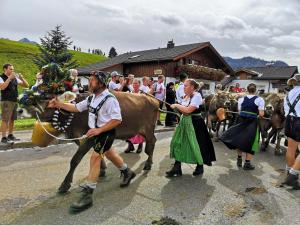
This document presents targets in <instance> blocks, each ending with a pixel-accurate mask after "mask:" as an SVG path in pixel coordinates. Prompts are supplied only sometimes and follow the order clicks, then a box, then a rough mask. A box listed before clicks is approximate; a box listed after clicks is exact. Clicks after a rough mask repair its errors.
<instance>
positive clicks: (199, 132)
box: [171, 96, 216, 166]
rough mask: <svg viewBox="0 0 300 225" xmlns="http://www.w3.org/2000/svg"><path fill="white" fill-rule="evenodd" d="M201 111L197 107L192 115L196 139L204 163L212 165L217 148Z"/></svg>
mask: <svg viewBox="0 0 300 225" xmlns="http://www.w3.org/2000/svg"><path fill="white" fill-rule="evenodd" d="M192 98H193V96H191V98H190V101H189V104H188V106H189V105H190V103H191V101H192ZM200 113H201V109H200V108H198V109H196V110H195V111H194V112H193V113H192V115H191V118H192V125H193V128H194V131H195V135H196V140H197V144H198V146H199V149H200V155H201V157H202V160H203V164H206V165H208V166H211V165H212V162H213V161H216V155H215V150H214V146H213V143H212V141H211V138H210V136H209V133H208V130H207V127H206V125H205V122H204V120H203V118H202V117H201V114H200ZM193 114H194V115H193ZM180 122H182V121H180ZM179 126H180V125H179ZM175 132H176V131H175ZM171 151H172V149H171ZM183 151H184V148H183ZM171 156H172V154H171ZM174 158H175V159H176V157H174ZM176 160H177V159H176ZM179 161H180V160H179ZM190 163H191V162H190Z"/></svg>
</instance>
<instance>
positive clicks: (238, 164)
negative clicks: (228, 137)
mask: <svg viewBox="0 0 300 225" xmlns="http://www.w3.org/2000/svg"><path fill="white" fill-rule="evenodd" d="M236 165H237V166H238V167H242V166H243V159H242V158H237V161H236Z"/></svg>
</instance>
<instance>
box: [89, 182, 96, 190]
mask: <svg viewBox="0 0 300 225" xmlns="http://www.w3.org/2000/svg"><path fill="white" fill-rule="evenodd" d="M86 186H87V187H89V188H91V189H96V187H97V183H93V182H87V183H86Z"/></svg>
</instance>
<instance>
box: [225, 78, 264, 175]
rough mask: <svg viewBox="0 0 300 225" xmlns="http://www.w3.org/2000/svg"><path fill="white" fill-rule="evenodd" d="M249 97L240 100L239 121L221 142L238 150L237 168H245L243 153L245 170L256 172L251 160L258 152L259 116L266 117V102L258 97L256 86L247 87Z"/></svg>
mask: <svg viewBox="0 0 300 225" xmlns="http://www.w3.org/2000/svg"><path fill="white" fill-rule="evenodd" d="M247 90H248V95H246V96H245V97H243V98H240V99H239V100H238V110H239V112H240V113H239V120H238V123H237V124H236V125H234V126H232V127H230V128H229V129H228V130H227V131H226V132H225V133H224V134H223V135H222V136H221V138H220V139H221V141H222V142H223V143H224V144H225V145H226V146H227V147H228V148H230V149H237V155H238V156H237V166H238V167H242V166H243V159H242V153H243V152H244V153H246V158H245V163H244V167H243V169H244V170H254V169H255V166H253V165H252V164H251V160H252V158H253V155H254V154H255V152H257V151H258V144H259V130H258V119H257V116H259V117H261V118H262V117H263V116H264V108H265V101H264V100H263V99H262V98H261V97H259V96H256V95H255V93H256V85H255V84H253V83H251V84H249V85H248V86H247Z"/></svg>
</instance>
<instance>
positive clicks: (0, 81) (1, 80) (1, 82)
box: [0, 77, 22, 84]
mask: <svg viewBox="0 0 300 225" xmlns="http://www.w3.org/2000/svg"><path fill="white" fill-rule="evenodd" d="M16 79H17V82H18V84H21V83H22V81H21V80H20V79H19V78H16ZM3 83H4V80H3V79H2V77H0V84H3Z"/></svg>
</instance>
